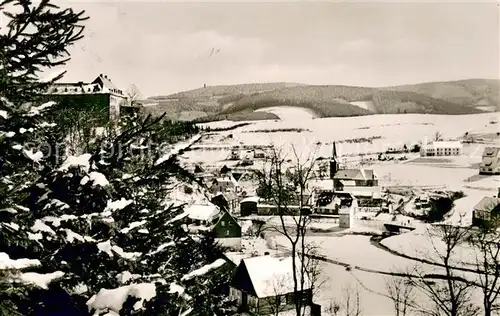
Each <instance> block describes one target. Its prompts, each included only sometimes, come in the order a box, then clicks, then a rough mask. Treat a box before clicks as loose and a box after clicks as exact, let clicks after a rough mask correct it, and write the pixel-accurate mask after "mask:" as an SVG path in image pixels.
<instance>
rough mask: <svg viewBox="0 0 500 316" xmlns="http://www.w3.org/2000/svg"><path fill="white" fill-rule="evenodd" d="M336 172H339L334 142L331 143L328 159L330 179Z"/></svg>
mask: <svg viewBox="0 0 500 316" xmlns="http://www.w3.org/2000/svg"><path fill="white" fill-rule="evenodd" d="M338 170H339V163H338V158H337V147H336V146H335V142H333V144H332V157H331V158H330V179H333V177H334V176H335V174H336V173H337V171H338Z"/></svg>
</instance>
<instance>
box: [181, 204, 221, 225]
mask: <svg viewBox="0 0 500 316" xmlns="http://www.w3.org/2000/svg"><path fill="white" fill-rule="evenodd" d="M186 212H187V213H188V217H189V218H190V219H194V220H200V221H208V220H210V219H212V218H213V217H214V216H215V215H217V214H218V213H219V212H220V211H219V208H218V207H217V206H215V205H214V204H209V203H207V204H193V205H190V206H188V207H187V208H186Z"/></svg>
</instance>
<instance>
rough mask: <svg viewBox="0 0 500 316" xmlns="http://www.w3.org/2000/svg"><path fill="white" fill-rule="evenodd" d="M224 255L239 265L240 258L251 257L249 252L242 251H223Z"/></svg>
mask: <svg viewBox="0 0 500 316" xmlns="http://www.w3.org/2000/svg"><path fill="white" fill-rule="evenodd" d="M224 256H226V258H228V259H229V260H231V262H233V263H234V264H235V265H239V264H240V263H241V260H243V259H246V258H249V257H251V254H248V253H244V252H231V251H230V252H226V253H224Z"/></svg>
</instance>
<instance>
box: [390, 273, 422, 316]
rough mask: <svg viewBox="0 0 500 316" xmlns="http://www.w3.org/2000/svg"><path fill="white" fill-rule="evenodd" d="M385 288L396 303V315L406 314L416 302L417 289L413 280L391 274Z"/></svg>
mask: <svg viewBox="0 0 500 316" xmlns="http://www.w3.org/2000/svg"><path fill="white" fill-rule="evenodd" d="M385 288H386V290H387V294H388V296H389V298H390V299H391V300H392V303H393V305H394V310H395V312H396V316H406V314H407V313H408V312H409V310H410V307H411V306H412V305H413V304H414V302H415V289H414V288H413V286H412V284H411V282H408V280H407V279H405V278H400V277H394V276H391V277H387V278H386V279H385Z"/></svg>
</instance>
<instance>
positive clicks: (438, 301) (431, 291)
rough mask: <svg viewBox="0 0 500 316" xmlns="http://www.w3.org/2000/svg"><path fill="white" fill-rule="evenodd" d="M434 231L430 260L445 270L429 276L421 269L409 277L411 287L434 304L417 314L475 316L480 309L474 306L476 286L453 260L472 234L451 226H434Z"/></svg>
mask: <svg viewBox="0 0 500 316" xmlns="http://www.w3.org/2000/svg"><path fill="white" fill-rule="evenodd" d="M434 228H435V229H434V230H432V229H428V235H429V237H430V240H431V244H432V248H433V251H432V254H431V257H430V258H429V259H428V260H432V261H434V262H435V263H436V264H438V265H440V266H442V268H443V270H444V274H436V275H434V274H428V273H426V272H423V271H422V270H421V269H419V267H417V268H415V269H414V271H412V273H408V274H407V280H408V282H409V283H410V285H411V286H412V287H414V288H415V289H416V290H418V291H420V292H422V293H423V294H424V295H425V296H426V297H427V298H428V299H429V301H430V302H429V303H422V304H418V306H416V310H417V311H418V312H419V313H421V314H424V315H429V316H475V315H477V314H478V309H477V307H476V306H475V305H474V304H473V303H472V297H471V296H472V293H471V292H472V289H473V284H472V283H471V282H470V281H469V280H467V279H466V278H465V277H464V275H462V274H460V273H459V271H458V270H457V269H456V266H457V265H459V264H460V263H459V262H454V260H453V257H454V256H455V252H456V251H457V250H458V247H460V245H461V244H462V243H464V242H465V240H466V237H467V236H468V235H469V231H468V229H465V228H463V227H460V226H454V225H450V224H440V225H434ZM438 243H440V244H441V245H438ZM440 248H442V249H440Z"/></svg>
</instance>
